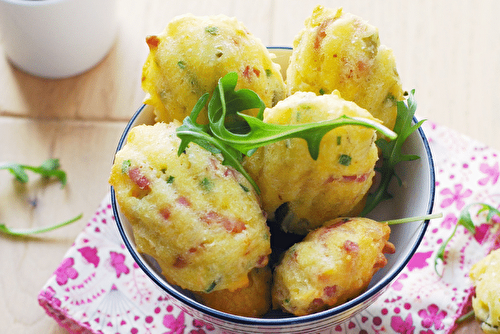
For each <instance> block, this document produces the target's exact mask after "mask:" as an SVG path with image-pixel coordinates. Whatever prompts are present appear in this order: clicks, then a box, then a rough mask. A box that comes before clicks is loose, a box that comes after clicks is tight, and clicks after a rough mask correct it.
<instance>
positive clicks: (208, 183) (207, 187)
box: [200, 177, 214, 192]
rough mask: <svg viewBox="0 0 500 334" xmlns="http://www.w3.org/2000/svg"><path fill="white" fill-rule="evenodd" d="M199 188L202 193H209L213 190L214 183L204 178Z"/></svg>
mask: <svg viewBox="0 0 500 334" xmlns="http://www.w3.org/2000/svg"><path fill="white" fill-rule="evenodd" d="M200 186H201V188H202V189H203V190H204V191H207V192H209V191H211V190H212V189H213V188H214V183H213V182H212V181H210V180H209V179H208V178H206V177H205V178H203V180H201V181H200Z"/></svg>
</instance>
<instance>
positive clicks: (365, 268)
mask: <svg viewBox="0 0 500 334" xmlns="http://www.w3.org/2000/svg"><path fill="white" fill-rule="evenodd" d="M390 232H391V230H390V227H389V226H388V225H387V224H385V223H379V222H376V221H373V220H370V219H367V218H337V219H334V220H332V221H330V222H328V223H327V224H325V226H324V227H321V228H319V229H317V230H315V231H313V232H311V233H309V234H308V235H307V236H306V237H305V238H304V240H303V241H301V242H299V243H297V244H295V245H294V246H292V247H291V248H290V249H289V250H288V251H287V252H286V253H285V255H284V257H283V259H282V260H281V262H280V264H279V265H278V266H277V267H276V269H275V272H274V282H273V289H272V298H273V306H275V307H277V308H281V309H283V310H284V311H287V312H290V313H292V314H295V315H298V316H300V315H307V314H311V313H315V312H319V311H323V310H326V309H328V308H331V307H334V306H337V305H340V304H342V303H344V302H346V301H347V300H349V299H352V298H354V297H356V296H358V295H359V294H360V293H361V292H363V291H364V290H365V289H366V288H367V286H368V284H369V283H370V280H371V279H372V277H373V275H374V274H375V273H376V272H377V271H378V270H379V269H380V268H382V267H384V266H385V265H386V264H387V259H386V257H385V256H384V253H394V251H395V249H394V245H393V244H392V243H390V242H389V241H388V240H389V235H390Z"/></svg>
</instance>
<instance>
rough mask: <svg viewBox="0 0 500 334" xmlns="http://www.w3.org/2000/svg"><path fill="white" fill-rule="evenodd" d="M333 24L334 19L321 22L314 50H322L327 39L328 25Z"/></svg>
mask: <svg viewBox="0 0 500 334" xmlns="http://www.w3.org/2000/svg"><path fill="white" fill-rule="evenodd" d="M332 22H333V19H328V20H325V21H323V22H321V24H320V26H319V28H318V32H317V33H316V38H315V39H314V48H315V49H319V48H320V46H321V42H322V41H323V39H324V38H325V37H326V27H328V25H329V24H330V23H332Z"/></svg>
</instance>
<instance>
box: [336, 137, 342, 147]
mask: <svg viewBox="0 0 500 334" xmlns="http://www.w3.org/2000/svg"><path fill="white" fill-rule="evenodd" d="M341 144H342V136H337V146H340V145H341Z"/></svg>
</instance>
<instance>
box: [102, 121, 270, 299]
mask: <svg viewBox="0 0 500 334" xmlns="http://www.w3.org/2000/svg"><path fill="white" fill-rule="evenodd" d="M178 125H179V123H177V122H175V123H170V124H168V125H167V124H166V123H157V124H155V125H152V126H151V125H149V126H148V125H140V126H137V127H134V128H133V129H132V130H131V131H130V133H129V136H128V138H127V142H126V144H125V145H124V146H123V148H122V149H121V150H120V151H119V152H118V153H117V154H116V157H115V161H114V164H113V167H112V171H111V176H110V183H111V185H112V186H113V187H114V191H115V193H116V199H117V201H118V204H119V206H120V210H121V211H122V212H123V214H124V215H125V216H126V218H127V219H128V220H129V221H130V223H131V225H132V227H133V233H134V238H135V242H136V245H137V248H138V250H139V252H141V253H145V254H148V255H150V256H152V257H153V258H154V259H155V260H156V261H157V262H158V264H159V265H160V267H161V269H162V274H163V275H164V276H165V278H166V279H167V281H168V282H170V283H172V284H176V285H179V286H180V287H182V288H184V289H189V290H193V291H204V292H210V291H216V290H222V289H228V290H235V289H238V288H241V287H244V286H247V285H248V284H249V278H248V273H249V272H250V271H251V270H252V269H254V268H259V267H264V266H266V264H267V261H268V255H269V254H270V253H271V248H270V235H269V228H268V227H267V225H266V219H265V217H264V214H263V212H262V210H261V208H260V206H259V201H258V198H257V196H256V194H255V192H254V190H253V188H252V186H251V185H250V183H249V182H248V181H247V180H246V179H245V178H244V177H243V176H242V175H241V174H240V173H239V172H237V171H235V170H234V169H232V168H230V167H227V166H224V165H222V162H221V157H220V156H217V155H213V154H212V153H210V152H209V151H207V150H205V149H203V148H201V147H199V146H198V145H196V144H190V145H189V146H188V147H187V148H186V150H185V151H184V152H183V153H182V154H180V156H178V154H177V151H178V147H179V143H180V139H179V138H178V137H177V136H176V128H177V126H178Z"/></svg>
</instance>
